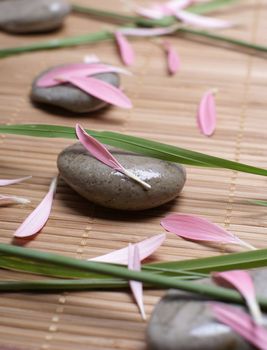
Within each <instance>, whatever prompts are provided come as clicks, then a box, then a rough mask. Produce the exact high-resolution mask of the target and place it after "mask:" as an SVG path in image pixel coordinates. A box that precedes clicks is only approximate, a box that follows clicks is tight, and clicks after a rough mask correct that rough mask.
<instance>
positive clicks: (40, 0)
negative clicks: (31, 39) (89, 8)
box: [0, 0, 71, 33]
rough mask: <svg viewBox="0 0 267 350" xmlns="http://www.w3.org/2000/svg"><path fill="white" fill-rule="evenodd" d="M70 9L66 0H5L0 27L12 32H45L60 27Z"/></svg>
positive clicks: (1, 4)
mask: <svg viewBox="0 0 267 350" xmlns="http://www.w3.org/2000/svg"><path fill="white" fill-rule="evenodd" d="M70 11H71V6H70V5H69V4H68V2H66V1H64V0H4V1H0V28H1V29H3V30H5V31H8V32H11V33H34V32H45V31H49V30H53V29H56V28H58V27H60V26H61V24H62V22H63V20H64V18H65V17H66V16H67V15H68V14H69V13H70Z"/></svg>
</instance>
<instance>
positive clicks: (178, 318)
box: [147, 269, 267, 350]
mask: <svg viewBox="0 0 267 350" xmlns="http://www.w3.org/2000/svg"><path fill="white" fill-rule="evenodd" d="M251 275H252V276H253V279H254V283H255V286H256V292H257V294H258V295H260V296H262V297H267V288H266V281H267V269H258V270H254V271H253V272H252V273H251ZM197 283H208V284H211V282H210V281H207V280H204V281H198V282H197ZM147 342H148V348H149V350H215V349H216V350H252V349H255V348H254V347H253V346H251V345H250V344H249V343H248V342H246V341H245V340H244V339H243V338H241V337H240V336H239V335H238V334H237V333H235V332H234V331H232V330H231V329H230V328H229V327H228V326H226V325H224V324H222V323H220V322H217V321H216V320H215V318H214V317H213V316H212V312H211V310H210V308H209V307H208V304H207V302H206V300H205V299H204V298H201V297H198V296H196V295H192V294H190V293H186V292H181V291H177V290H170V291H169V292H168V293H167V294H166V295H165V296H164V297H163V298H162V299H161V300H160V302H159V303H158V304H157V305H156V307H155V309H154V311H153V314H152V317H151V319H150V322H149V326H148V330H147Z"/></svg>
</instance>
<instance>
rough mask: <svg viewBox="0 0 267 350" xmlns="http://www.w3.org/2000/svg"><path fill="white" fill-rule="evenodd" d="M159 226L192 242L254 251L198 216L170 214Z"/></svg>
mask: <svg viewBox="0 0 267 350" xmlns="http://www.w3.org/2000/svg"><path fill="white" fill-rule="evenodd" d="M161 225H162V226H163V227H164V228H165V230H166V231H169V232H172V233H175V234H176V235H177V236H179V237H182V238H185V239H189V240H192V241H206V242H217V243H224V244H238V245H241V246H245V247H246V248H249V249H255V248H254V247H252V246H251V245H249V244H248V243H246V242H244V241H242V240H241V239H239V238H238V237H236V236H234V235H233V234H232V233H230V232H228V231H226V230H224V229H223V228H221V227H220V226H218V225H215V224H213V223H211V222H209V221H208V220H206V219H203V218H200V217H198V216H194V215H185V214H171V215H168V216H166V217H165V218H163V219H162V220H161Z"/></svg>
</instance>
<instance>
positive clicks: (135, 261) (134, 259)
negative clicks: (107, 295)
mask: <svg viewBox="0 0 267 350" xmlns="http://www.w3.org/2000/svg"><path fill="white" fill-rule="evenodd" d="M128 269H129V270H135V271H140V270H141V264H140V257H139V249H138V246H137V245H132V244H129V261H128ZM129 285H130V288H131V290H132V293H133V296H134V299H135V301H136V303H137V305H138V307H139V310H140V312H141V315H142V318H143V320H145V319H146V313H145V308H144V301H143V284H142V282H138V281H129Z"/></svg>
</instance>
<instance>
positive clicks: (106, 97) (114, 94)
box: [67, 77, 132, 109]
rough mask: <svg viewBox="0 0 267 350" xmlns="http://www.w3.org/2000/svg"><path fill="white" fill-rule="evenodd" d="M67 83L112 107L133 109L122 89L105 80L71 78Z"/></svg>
mask: <svg viewBox="0 0 267 350" xmlns="http://www.w3.org/2000/svg"><path fill="white" fill-rule="evenodd" d="M67 81H68V82H69V83H71V84H72V85H75V86H77V87H78V88H79V89H81V90H82V91H84V92H86V93H87V94H90V95H92V96H94V97H97V98H99V99H100V100H103V101H105V102H108V103H110V104H112V105H115V106H118V107H121V108H126V109H129V108H132V103H131V101H130V100H129V98H128V97H127V96H126V95H125V94H124V93H123V92H122V91H121V90H120V89H118V88H116V87H115V86H113V85H111V84H108V83H106V82H105V81H103V80H100V79H96V78H92V77H86V78H84V77H69V78H68V79H67Z"/></svg>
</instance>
